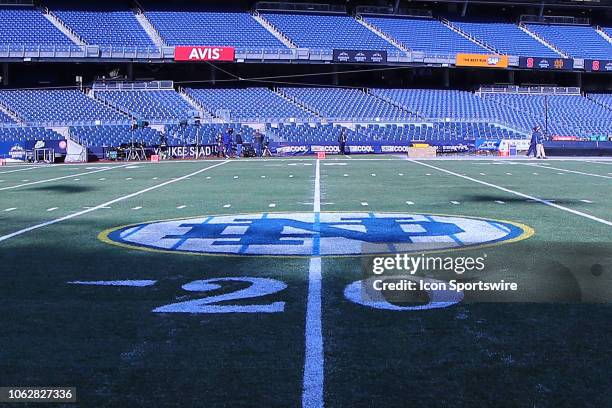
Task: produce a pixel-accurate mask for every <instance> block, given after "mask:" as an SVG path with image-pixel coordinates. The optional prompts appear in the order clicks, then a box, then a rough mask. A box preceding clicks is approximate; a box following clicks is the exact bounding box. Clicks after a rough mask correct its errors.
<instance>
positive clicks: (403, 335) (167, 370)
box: [0, 156, 612, 407]
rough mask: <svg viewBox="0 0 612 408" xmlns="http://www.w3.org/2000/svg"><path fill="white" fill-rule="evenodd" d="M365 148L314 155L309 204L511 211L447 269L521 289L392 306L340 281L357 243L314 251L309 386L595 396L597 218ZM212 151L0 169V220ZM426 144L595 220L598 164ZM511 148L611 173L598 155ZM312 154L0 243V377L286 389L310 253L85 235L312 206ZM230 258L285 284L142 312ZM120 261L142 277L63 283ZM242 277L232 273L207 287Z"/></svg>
mask: <svg viewBox="0 0 612 408" xmlns="http://www.w3.org/2000/svg"><path fill="white" fill-rule="evenodd" d="M372 158H373V157H372V156H363V157H361V160H360V158H359V157H357V156H354V158H352V159H351V158H331V159H326V160H322V161H321V162H320V169H321V170H320V171H321V181H320V182H321V206H322V211H344V212H362V211H367V212H370V211H381V212H406V213H426V214H452V215H460V216H461V215H462V216H469V217H484V218H492V219H500V220H508V221H512V222H516V223H522V224H525V225H527V226H529V227H531V228H533V229H534V231H535V234H534V235H533V236H532V237H531V238H529V239H527V240H523V241H520V242H516V243H509V244H505V245H499V246H495V247H491V248H483V249H472V250H467V251H465V254H473V255H478V254H482V253H486V254H487V256H488V262H487V269H486V271H485V272H483V273H482V274H480V275H476V274H465V275H463V276H462V277H461V279H463V280H466V281H467V280H470V279H476V278H479V279H484V280H495V279H499V278H505V279H513V280H515V281H517V282H520V283H521V285H522V286H521V288H522V289H521V290H520V291H519V293H517V294H516V295H513V296H507V297H506V298H503V300H505V301H506V302H490V300H492V299H488V298H486V296H478V295H466V299H465V301H464V302H462V303H460V304H459V305H456V306H452V307H448V308H443V309H438V310H427V311H410V312H397V311H386V310H375V309H370V308H368V307H365V306H361V305H358V304H355V303H352V302H351V301H349V300H347V299H346V298H345V297H344V296H343V290H344V288H345V287H346V285H348V284H350V283H351V282H354V281H356V280H359V279H362V272H361V263H362V260H361V259H360V258H324V259H323V262H322V271H323V281H322V317H323V318H322V325H323V341H324V352H325V354H324V356H325V371H324V373H325V382H324V386H325V388H324V389H325V394H324V395H325V403H326V405H327V406H329V407H347V406H351V407H361V406H394V407H406V406H431V407H444V406H466V407H472V406H518V407H522V406H526V407H527V406H529V407H533V406H536V407H543V406H551V407H558V406H593V407H603V406H609V405H610V403H611V402H612V391H611V390H612V380H611V379H610V375H609V367H610V361H612V348H611V347H610V342H609V339H610V338H611V336H612V326H611V325H610V321H611V319H612V307H610V305H609V304H608V302H609V301H610V299H611V297H610V296H611V292H610V288H611V287H612V269H611V265H612V259H611V254H612V246H611V239H612V227H611V226H609V225H604V224H602V223H600V222H596V221H594V220H590V219H587V218H585V217H581V216H579V215H576V214H571V213H569V212H566V211H562V210H560V209H557V208H552V207H549V206H545V205H543V204H541V203H534V202H528V201H526V200H525V199H524V198H522V197H518V196H516V195H513V194H511V193H507V192H503V191H500V190H497V189H495V188H492V187H489V186H485V185H481V184H477V183H475V182H473V181H470V180H466V179H463V178H460V177H457V176H451V175H449V174H445V173H443V172H441V171H439V170H436V169H432V168H428V167H425V166H421V165H419V164H416V163H413V162H410V161H407V160H400V159H398V158H397V157H395V156H386V157H385V159H384V160H370V159H372ZM376 158H378V157H376ZM363 159H366V160H363ZM217 163H221V162H220V161H202V162H177V163H161V164H145V163H139V164H136V165H134V166H135V167H133V168H118V167H115V166H113V165H102V166H112V168H110V169H109V170H107V171H102V172H98V173H92V174H85V175H80V176H74V177H68V178H65V179H62V180H57V181H49V182H44V183H38V184H34V185H25V186H22V187H19V188H14V189H7V190H1V189H2V188H5V187H9V186H17V185H20V184H25V183H31V182H37V181H42V180H47V179H51V178H56V177H63V176H66V175H71V176H72V175H74V174H80V173H85V172H91V171H95V170H96V168H97V167H98V166H100V165H94V166H89V165H88V166H52V167H46V168H40V169H35V170H28V171H21V172H13V173H0V180H4V181H2V182H0V236H3V235H6V234H9V233H12V232H15V231H18V230H20V229H23V228H26V227H29V226H32V225H36V224H39V223H42V222H45V221H49V220H52V219H56V218H60V217H63V216H67V215H70V214H73V213H75V212H78V211H83V210H84V209H85V208H84V207H93V206H96V205H100V204H102V203H105V202H108V201H111V200H113V199H116V198H118V197H122V196H125V195H127V194H131V193H134V192H137V191H140V190H143V189H146V188H149V187H152V186H155V185H158V184H160V183H163V182H167V181H171V180H172V179H173V178H178V177H182V176H185V175H187V174H190V173H193V172H196V171H198V170H201V169H204V168H205V167H208V166H211V165H214V164H217ZM339 163H342V164H341V165H338V164H339ZM426 163H428V164H431V165H433V166H436V167H439V168H443V169H446V170H449V171H452V172H455V173H458V174H464V175H466V176H468V177H472V178H474V179H477V180H482V181H485V182H487V183H491V184H494V185H497V186H502V187H505V188H507V189H511V190H515V191H518V192H521V193H524V194H528V195H531V196H535V197H538V198H543V199H548V200H554V202H555V203H557V204H559V205H562V206H563V207H566V208H569V209H573V210H576V211H579V212H581V213H584V214H590V215H593V216H595V217H598V218H600V219H603V220H608V221H610V220H612V206H610V204H609V203H610V201H611V199H612V188H611V187H612V179H609V178H601V177H599V178H598V177H594V176H588V175H582V174H575V173H565V174H562V175H560V174H558V173H560V172H563V171H558V170H551V169H547V168H540V167H531V166H528V165H524V164H512V163H509V162H508V161H502V162H498V161H494V160H461V161H459V160H457V161H427V162H426ZM499 163H501V164H499ZM526 163H533V164H537V165H546V166H550V167H556V168H561V169H567V170H573V171H580V172H586V173H593V174H599V175H608V172H612V165H611V164H609V162H608V163H589V162H586V161H556V160H554V161H553V160H550V161H547V162H543V161H530V162H526ZM330 164H336V165H330ZM89 167H91V168H90V169H89ZM315 167H316V166H315V160H313V159H311V158H307V159H297V160H293V159H289V160H233V161H231V162H229V163H226V164H223V165H221V166H218V167H215V168H211V169H210V170H207V171H204V172H201V173H199V174H197V175H194V176H192V177H190V178H189V179H186V180H181V181H177V182H173V183H171V184H169V185H167V186H164V187H161V188H159V189H155V190H152V191H150V192H147V193H144V194H142V195H139V196H136V197H134V198H130V199H127V200H124V201H120V202H118V203H115V204H112V205H111V206H110V208H101V209H98V210H96V211H92V212H88V213H85V214H82V215H80V216H78V217H74V218H71V219H68V220H66V221H63V222H58V223H56V224H53V225H49V226H45V227H42V228H39V229H36V230H33V231H30V232H27V233H24V234H23V235H19V236H16V237H14V238H11V239H7V240H5V241H2V242H0V272H1V273H2V285H0V306H1V309H0V310H2V312H3V313H2V315H1V317H0V327H2V335H1V336H0V372H1V374H0V386H9V385H19V386H32V385H47V386H50V385H56V386H59V385H70V386H76V387H77V388H78V397H79V403H78V404H77V405H78V406H82V407H124V406H125V407H128V406H188V407H196V406H197V407H217V406H224V407H237V406H265V407H292V406H299V405H300V404H301V395H302V383H303V378H302V375H303V367H304V348H305V338H304V330H305V313H306V299H307V296H308V261H309V260H308V258H307V257H305V258H267V257H226V256H190V255H181V254H168V253H155V252H146V251H141V250H135V249H127V248H122V247H117V246H113V245H109V244H107V243H105V242H102V241H100V240H99V239H98V234H99V233H100V232H101V231H103V230H106V229H108V228H113V227H117V226H121V225H126V224H134V223H140V222H148V221H152V220H162V219H171V218H188V217H196V216H202V215H219V214H245V213H261V212H311V211H312V209H313V205H312V203H313V186H314V176H315ZM12 169H13V168H7V169H2V168H0V172H2V171H8V170H12ZM480 173H484V175H482V174H480ZM507 173H511V174H510V175H509V174H507ZM533 173H537V175H534V174H533ZM345 174H346V176H345ZM373 174H374V175H373ZM234 176H238V178H234ZM262 176H265V178H262ZM290 176H292V177H290ZM75 178H78V179H79V180H78V181H76V180H74V179H75ZM102 178H103V179H104V180H100V179H102ZM128 178H130V179H131V180H127V179H128ZM154 178H155V179H154ZM22 180H29V181H27V182H24V181H22ZM581 200H588V201H591V202H590V203H587V202H583V201H581ZM407 201H410V202H412V203H413V204H407V203H406V202H407ZM451 201H456V202H458V204H453V203H451ZM496 201H502V202H503V203H498V202H496ZM362 203H367V206H366V205H363V204H362ZM270 204H275V206H274V207H270ZM227 205H230V207H226V206H227ZM54 207H57V209H56V210H53V211H50V212H49V211H47V210H48V209H50V208H54ZM136 207H142V208H140V209H134V208H136ZM178 207H181V208H178ZM8 208H16V209H15V210H13V211H10V212H6V211H5V210H6V209H8ZM594 264H600V265H602V267H603V273H601V274H594V273H593V271H592V266H593V265H594ZM241 276H246V277H263V278H272V279H277V280H280V281H283V282H285V283H286V284H287V288H286V289H285V290H283V291H281V292H279V293H277V294H274V295H270V296H267V297H261V298H257V299H254V300H248V301H244V302H245V303H246V304H253V303H270V302H275V301H284V302H286V305H285V310H284V312H282V313H272V314H194V315H192V314H158V313H152V312H151V311H152V309H154V308H156V307H159V306H162V305H165V304H169V303H174V302H180V301H185V300H190V299H195V298H199V297H203V295H201V294H200V295H198V294H197V293H193V292H186V291H184V290H182V289H181V285H183V284H185V283H187V282H190V281H194V280H200V279H208V278H214V277H241ZM437 277H438V278H443V279H448V278H450V276H437ZM119 279H155V280H158V281H159V282H158V283H157V284H156V285H155V286H152V287H146V288H125V287H124V288H118V287H96V286H74V285H68V284H67V282H68V281H73V280H119ZM243 286H244V285H242V286H241V284H236V283H232V284H229V285H227V286H224V287H223V288H222V289H221V290H220V291H219V293H225V292H231V291H233V290H236V289H240V288H242V287H243ZM215 293H216V292H215ZM494 300H500V299H494ZM36 406H38V405H36Z"/></svg>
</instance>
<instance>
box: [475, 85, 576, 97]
mask: <svg viewBox="0 0 612 408" xmlns="http://www.w3.org/2000/svg"><path fill="white" fill-rule="evenodd" d="M477 93H505V94H528V95H580V94H581V93H580V88H578V87H573V86H570V87H561V86H518V85H498V86H496V85H490V86H482V87H480V89H479V90H478V92H477Z"/></svg>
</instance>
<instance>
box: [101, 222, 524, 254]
mask: <svg viewBox="0 0 612 408" xmlns="http://www.w3.org/2000/svg"><path fill="white" fill-rule="evenodd" d="M532 234H533V230H531V228H529V227H527V226H525V225H521V224H516V223H512V222H508V221H498V220H490V219H480V218H469V217H456V216H439V215H425V214H405V213H375V212H372V213H368V212H349V213H327V212H322V213H312V212H302V213H257V214H243V215H220V216H205V217H198V218H188V219H178V220H167V221H156V222H148V223H141V224H135V225H128V226H123V227H118V228H114V229H110V230H106V231H104V232H102V233H101V234H100V235H99V238H100V239H101V240H103V241H105V242H108V243H111V244H115V245H119V246H123V247H127V248H132V249H142V250H148V251H157V252H169V253H185V254H200V255H204V254H205V255H267V256H313V255H315V256H338V255H353V256H355V255H364V254H388V253H396V252H404V253H422V252H428V251H439V250H453V249H461V248H473V247H479V246H483V245H492V244H499V243H504V242H506V243H507V242H513V241H518V240H522V239H525V238H527V237H529V236H530V235H532Z"/></svg>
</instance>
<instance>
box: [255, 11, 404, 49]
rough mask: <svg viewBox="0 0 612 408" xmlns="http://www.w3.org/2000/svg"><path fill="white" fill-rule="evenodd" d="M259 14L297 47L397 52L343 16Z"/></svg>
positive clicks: (361, 26)
mask: <svg viewBox="0 0 612 408" xmlns="http://www.w3.org/2000/svg"><path fill="white" fill-rule="evenodd" d="M262 14H263V16H264V17H265V18H266V19H267V20H268V21H269V22H270V23H271V24H272V25H273V26H274V27H276V28H277V29H278V30H279V31H281V32H283V33H284V34H285V35H287V36H288V37H289V38H291V40H292V41H293V42H294V43H295V44H297V45H298V47H306V48H313V49H333V48H340V49H342V48H344V49H358V50H388V51H395V52H398V51H399V49H398V48H396V47H395V46H394V45H393V44H391V43H390V42H388V41H386V40H384V39H383V38H381V37H379V36H378V35H376V34H374V32H372V31H371V30H369V29H368V28H366V27H365V26H363V25H362V24H360V23H359V22H357V20H355V19H354V18H353V17H349V16H347V15H341V14H310V13H308V14H289V13H262Z"/></svg>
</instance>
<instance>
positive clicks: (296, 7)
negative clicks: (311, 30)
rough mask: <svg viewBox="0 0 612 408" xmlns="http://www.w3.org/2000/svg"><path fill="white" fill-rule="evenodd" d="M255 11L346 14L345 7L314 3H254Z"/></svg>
mask: <svg viewBox="0 0 612 408" xmlns="http://www.w3.org/2000/svg"><path fill="white" fill-rule="evenodd" d="M255 9H256V10H271V11H294V12H298V13H300V12H301V13H312V12H322V13H342V14H346V7H344V6H340V5H335V4H316V3H285V2H273V1H260V2H258V3H255Z"/></svg>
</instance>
